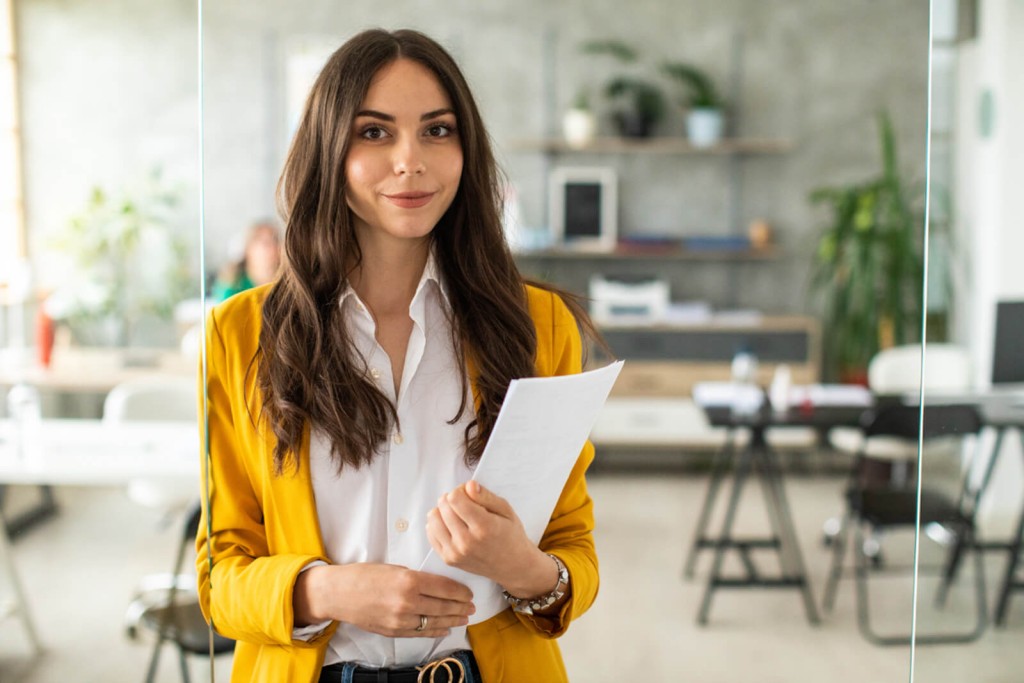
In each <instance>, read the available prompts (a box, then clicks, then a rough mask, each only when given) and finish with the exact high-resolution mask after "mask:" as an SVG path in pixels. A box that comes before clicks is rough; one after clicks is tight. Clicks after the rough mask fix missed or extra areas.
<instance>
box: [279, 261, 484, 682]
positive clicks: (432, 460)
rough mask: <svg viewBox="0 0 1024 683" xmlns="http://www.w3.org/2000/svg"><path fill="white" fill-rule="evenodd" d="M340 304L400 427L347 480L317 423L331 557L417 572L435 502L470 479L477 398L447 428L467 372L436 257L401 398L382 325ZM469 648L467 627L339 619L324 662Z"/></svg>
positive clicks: (357, 305)
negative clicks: (444, 629)
mask: <svg viewBox="0 0 1024 683" xmlns="http://www.w3.org/2000/svg"><path fill="white" fill-rule="evenodd" d="M339 305H340V306H341V307H342V312H343V315H344V316H345V324H346V325H347V326H348V330H349V334H350V335H351V338H352V343H353V346H354V351H355V353H357V354H358V358H362V359H363V360H364V361H365V364H366V370H365V372H366V377H367V378H368V379H370V380H371V381H373V382H375V383H376V384H377V386H378V387H379V388H380V390H381V391H382V392H384V394H385V395H386V396H387V397H388V398H389V399H390V400H391V401H392V402H393V403H394V404H395V405H396V406H397V412H398V424H397V425H396V426H395V432H394V433H393V434H392V435H391V438H390V439H388V440H387V441H386V442H384V443H382V444H381V445H380V447H379V448H378V451H377V454H376V456H375V457H374V459H373V461H372V462H371V463H370V464H369V465H367V466H364V467H361V468H359V469H356V468H354V467H349V466H346V467H345V468H344V470H343V471H342V473H341V476H338V474H337V467H336V465H335V464H334V462H333V461H332V460H331V457H330V443H329V441H328V440H327V439H326V438H325V436H324V434H322V433H321V432H319V431H318V430H317V429H315V425H314V429H313V432H312V438H311V444H310V454H309V455H310V466H311V474H312V478H313V492H314V494H315V496H316V509H317V514H318V516H319V519H320V529H321V532H322V534H323V539H324V544H325V546H326V550H327V556H328V557H330V559H331V560H332V561H333V562H335V563H337V564H347V563H352V562H383V563H388V564H398V565H403V566H405V567H409V568H411V569H418V568H419V567H420V565H421V563H422V562H423V560H424V559H425V558H426V556H427V553H428V552H429V551H430V542H429V541H428V540H427V533H426V524H427V513H428V512H429V511H430V509H431V508H433V507H434V506H435V505H436V504H437V499H438V497H440V496H441V495H442V494H443V493H445V492H447V491H450V490H452V489H454V488H455V487H456V486H458V485H459V484H462V483H464V482H466V481H468V480H469V479H470V478H471V477H472V475H473V471H472V470H471V469H470V468H468V467H466V464H465V459H464V455H465V452H466V446H465V439H464V434H465V429H466V426H467V425H468V424H469V422H470V421H472V419H473V418H474V414H473V409H472V407H473V401H472V396H471V395H469V396H467V397H466V401H467V403H466V410H465V411H464V413H463V415H462V417H461V418H460V419H459V421H458V422H456V423H455V424H449V423H448V422H449V420H451V419H452V418H453V417H455V415H456V413H457V412H458V409H459V404H460V403H461V400H462V380H461V373H462V367H461V363H460V361H459V360H458V359H457V358H456V357H455V349H454V345H453V342H452V336H451V325H450V323H449V320H448V316H447V313H448V311H449V304H448V299H447V295H446V294H445V291H444V286H443V284H442V282H441V280H440V277H439V275H438V272H437V266H436V263H435V261H434V258H433V255H431V257H430V258H429V260H428V262H427V265H426V267H425V269H424V271H423V276H422V277H421V278H420V282H419V285H418V286H417V288H416V293H415V295H414V296H413V298H412V302H411V304H410V305H409V317H410V318H412V321H413V328H412V333H411V335H410V337H409V345H408V348H407V350H406V354H405V364H404V367H403V370H402V383H401V386H400V388H399V391H398V396H397V397H396V396H395V390H394V386H395V384H394V379H393V374H392V371H391V359H390V358H388V355H387V353H385V351H384V349H383V348H382V347H381V345H380V344H379V343H377V339H376V334H375V333H376V323H375V322H374V320H373V318H372V317H371V315H370V313H369V312H368V311H367V310H366V306H365V305H363V303H362V302H361V301H360V300H359V297H358V295H357V294H356V293H355V291H354V290H352V289H351V288H349V289H348V290H347V291H346V292H345V293H344V294H343V295H342V297H341V301H340V304H339ZM358 358H357V362H358ZM467 392H468V388H467ZM300 631H306V629H301V630H300ZM307 633H308V632H307ZM297 635H298V634H297ZM303 635H306V634H305V633H303ZM468 648H469V641H468V640H467V638H466V629H465V627H462V628H455V629H452V631H451V634H450V635H448V636H447V637H445V638H442V639H440V640H438V641H435V640H433V639H427V638H387V637H385V636H380V635H376V634H373V633H368V632H366V631H363V630H361V629H359V628H357V627H355V626H353V625H352V624H348V623H342V624H340V625H339V628H338V630H337V632H336V633H335V635H334V637H333V638H332V639H331V642H330V645H329V647H328V650H327V657H326V659H325V662H324V663H325V664H333V663H335V662H341V661H352V662H359V663H361V664H365V665H368V666H372V667H385V666H387V667H390V666H410V665H414V664H420V663H422V662H424V661H426V660H428V659H429V658H430V657H432V656H435V655H438V654H441V653H445V652H448V651H451V650H457V649H468Z"/></svg>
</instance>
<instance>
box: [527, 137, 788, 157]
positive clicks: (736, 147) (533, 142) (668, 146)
mask: <svg viewBox="0 0 1024 683" xmlns="http://www.w3.org/2000/svg"><path fill="white" fill-rule="evenodd" d="M792 148H793V143H792V142H791V141H789V140H782V139H774V138H729V139H724V140H722V141H721V142H719V143H718V144H717V145H715V146H713V147H705V148H698V147H694V146H693V145H691V144H690V143H689V142H688V141H687V140H686V139H685V138H682V137H654V138H636V139H630V138H619V137H601V138H595V139H594V140H593V141H592V142H590V143H589V144H588V145H586V146H584V147H572V146H570V145H569V144H568V143H566V142H565V140H563V139H561V138H532V139H518V140H512V141H510V143H509V149H510V150H513V151H528V152H549V153H559V154H622V153H638V154H692V155H704V156H714V155H720V156H728V155H734V154H781V153H783V152H788V151H789V150H791V149H792Z"/></svg>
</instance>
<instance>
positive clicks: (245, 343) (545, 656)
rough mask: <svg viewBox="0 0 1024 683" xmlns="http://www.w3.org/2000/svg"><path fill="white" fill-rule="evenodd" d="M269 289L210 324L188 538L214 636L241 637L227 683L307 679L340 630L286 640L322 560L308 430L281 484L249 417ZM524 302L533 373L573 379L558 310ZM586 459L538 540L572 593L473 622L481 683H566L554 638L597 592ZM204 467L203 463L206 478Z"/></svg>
mask: <svg viewBox="0 0 1024 683" xmlns="http://www.w3.org/2000/svg"><path fill="white" fill-rule="evenodd" d="M266 292H267V287H259V288H256V289H252V290H248V291H245V292H242V293H241V294H238V295H236V296H234V297H232V298H231V299H229V300H228V301H225V302H224V303H222V304H220V305H218V306H217V307H216V308H214V309H213V311H212V312H211V314H210V316H209V321H208V330H207V339H206V347H207V354H208V356H207V396H208V410H209V435H210V439H209V445H210V458H209V463H210V465H209V491H210V510H209V511H207V510H204V516H203V521H202V524H200V531H199V536H198V538H197V541H196V550H197V552H198V559H197V561H196V568H197V570H198V574H199V596H200V604H201V605H202V609H203V613H204V614H205V615H206V618H207V619H208V620H210V619H212V622H213V624H214V626H215V627H216V629H217V631H218V632H220V633H221V634H223V635H225V636H227V637H229V638H233V639H235V640H237V641H238V645H237V648H236V650H235V657H234V664H233V670H232V680H233V681H246V682H249V681H266V682H267V683H283V682H285V681H288V682H289V683H304V682H305V683H314V682H315V681H316V680H317V677H318V675H319V671H320V668H321V667H322V666H323V660H324V653H325V651H326V649H327V643H328V641H329V640H330V638H331V636H332V635H333V633H334V631H335V629H336V628H337V624H332V625H331V626H330V627H328V628H327V629H326V630H325V631H324V632H323V633H322V634H320V635H318V636H317V637H315V638H314V639H312V640H311V641H309V642H303V641H296V640H292V629H293V614H292V589H293V587H294V585H295V579H296V577H297V576H298V574H299V570H300V569H302V567H304V566H306V565H307V564H309V563H310V562H311V561H313V560H318V559H319V560H324V561H326V562H329V561H330V560H328V559H327V557H326V553H325V550H324V543H323V539H322V538H321V535H320V526H319V523H318V520H317V512H316V504H315V501H314V499H313V487H312V482H311V479H310V467H309V430H308V427H307V430H306V438H305V439H304V443H303V446H302V449H301V453H300V461H299V468H298V472H294V471H293V470H287V471H286V473H285V474H283V475H279V476H278V475H275V474H274V472H273V463H272V453H273V444H274V437H273V433H272V432H271V431H270V430H269V429H268V428H267V426H266V422H265V421H259V420H258V416H259V414H260V410H259V406H260V398H259V391H258V389H257V388H256V385H255V366H254V365H252V366H251V365H250V362H251V361H252V359H253V357H254V356H255V354H256V350H257V347H258V342H259V329H260V320H261V317H260V312H261V307H262V302H263V299H264V297H265V295H266ZM528 298H529V307H530V315H531V317H532V318H533V321H534V325H535V326H536V329H537V359H536V364H535V366H536V372H537V375H538V376H551V375H565V374H571V373H577V372H580V369H581V368H580V365H581V343H580V335H579V331H578V329H577V327H576V323H575V320H574V319H573V317H572V315H571V313H570V312H569V310H568V309H567V308H566V306H565V304H564V303H563V302H562V300H561V299H560V298H559V297H558V296H556V295H554V294H552V293H550V292H547V291H544V290H540V289H536V288H533V287H530V288H528ZM593 457H594V456H593V446H591V445H590V443H587V445H586V446H585V447H584V449H583V451H582V453H581V454H580V457H579V459H578V461H577V462H576V465H575V467H574V468H573V470H572V473H571V474H570V475H569V479H568V481H567V482H566V485H565V488H564V489H563V491H562V494H561V497H560V498H559V500H558V503H557V505H556V507H555V510H554V512H553V514H552V516H551V521H550V522H549V523H548V526H547V529H546V530H545V531H544V536H543V538H542V539H541V542H540V547H541V549H543V550H545V551H547V552H551V553H554V554H557V555H558V556H559V558H561V559H562V561H563V562H565V565H566V567H567V568H568V569H569V573H570V576H571V597H570V599H569V600H568V602H566V603H565V604H564V606H563V607H562V609H561V610H560V612H559V613H558V614H557V615H553V616H552V617H549V618H540V617H527V616H524V615H521V614H516V613H514V612H512V610H511V609H507V610H505V611H503V612H501V613H500V614H498V615H496V616H494V617H492V618H490V619H488V620H487V621H485V622H482V623H479V624H475V625H473V626H470V627H469V629H468V637H469V642H470V644H471V646H472V648H473V653H474V655H475V656H476V659H477V661H478V663H479V665H480V673H481V675H482V676H483V679H484V682H485V683H501V682H502V681H508V682H511V683H522V682H524V681H543V682H545V683H548V682H558V681H567V680H568V679H567V677H566V673H565V667H564V665H563V663H562V656H561V653H560V652H559V649H558V645H557V643H556V642H555V641H554V640H553V639H554V638H557V637H558V636H560V635H561V634H562V633H564V632H565V630H566V629H567V628H568V626H569V623H570V622H571V621H572V620H573V619H575V618H576V617H577V616H579V615H580V614H582V613H583V612H585V611H586V610H587V609H588V608H589V607H590V605H591V604H592V603H593V601H594V598H595V596H596V595H597V587H598V570H597V555H596V553H595V551H594V540H593V533H592V532H593V527H594V515H593V503H592V501H591V499H590V495H589V494H588V493H587V485H586V480H585V476H584V475H585V473H586V470H587V467H588V466H589V464H590V462H591V460H593ZM206 463H207V461H206V459H205V458H204V465H203V471H204V473H205V472H206V471H207V466H206ZM204 507H205V506H204ZM210 511H212V516H211V517H210V519H212V526H211V529H212V534H210V536H209V541H210V542H209V548H210V550H209V552H208V551H207V516H206V513H207V512H210ZM211 555H212V559H213V562H212V565H213V569H212V571H211V569H210V556H211Z"/></svg>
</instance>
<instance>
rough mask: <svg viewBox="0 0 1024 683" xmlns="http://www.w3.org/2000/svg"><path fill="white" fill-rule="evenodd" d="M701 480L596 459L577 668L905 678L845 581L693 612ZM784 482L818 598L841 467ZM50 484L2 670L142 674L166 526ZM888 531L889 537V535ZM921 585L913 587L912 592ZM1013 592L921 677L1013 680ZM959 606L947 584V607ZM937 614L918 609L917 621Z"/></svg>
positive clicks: (1, 641)
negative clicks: (141, 615) (862, 619)
mask: <svg viewBox="0 0 1024 683" xmlns="http://www.w3.org/2000/svg"><path fill="white" fill-rule="evenodd" d="M705 483H706V479H704V478H703V477H702V476H697V475H692V474H691V475H688V474H683V473H664V472H649V473H647V474H625V473H616V472H609V471H604V472H599V473H595V474H594V475H593V476H592V477H591V490H592V493H593V496H594V499H595V503H596V510H597V515H598V526H597V528H598V532H597V541H598V550H599V553H600V559H601V574H602V587H601V594H600V596H599V598H598V601H597V603H596V604H595V606H594V608H593V609H592V610H591V611H590V612H589V613H588V614H586V615H585V616H584V617H583V618H582V619H581V620H580V621H579V622H577V623H576V624H574V626H573V628H572V629H571V630H570V632H569V634H568V635H567V636H566V637H565V638H564V639H563V641H562V646H563V652H564V655H565V660H566V664H567V666H568V668H569V671H570V675H571V678H572V680H573V681H578V682H583V683H602V682H604V681H608V682H612V681H632V680H649V681H733V680H746V681H758V682H759V683H773V682H779V683H796V682H799V681H825V680H827V681H830V682H833V683H841V682H844V681H849V682H851V683H852V682H854V681H856V682H857V683H863V682H864V681H872V682H876V681H877V682H883V681H884V682H890V681H891V682H900V681H907V680H909V670H910V655H909V650H908V649H907V648H879V647H875V646H872V645H869V644H867V643H866V642H865V641H864V640H862V639H861V638H860V637H859V635H858V634H857V631H856V628H855V626H854V611H853V608H854V605H853V586H852V584H851V583H850V581H848V580H845V581H844V582H843V584H842V585H841V586H840V595H839V601H838V605H837V607H836V609H835V611H834V612H833V613H832V614H829V615H826V616H825V618H824V620H823V622H822V623H821V624H820V625H818V626H811V625H809V624H808V623H807V620H806V619H805V617H804V613H803V609H802V607H801V604H800V601H799V600H798V597H797V595H796V594H795V592H793V591H789V590H778V591H766V590H744V591H732V592H725V593H721V594H720V595H718V596H717V597H716V598H715V601H714V604H713V609H712V613H711V619H710V624H709V625H708V626H706V627H698V626H697V625H696V624H695V615H696V611H697V606H698V604H699V601H700V599H701V596H702V594H703V583H702V578H703V577H704V576H705V575H706V572H707V568H708V564H709V561H710V557H709V556H705V557H702V558H701V562H700V565H699V568H698V575H697V578H696V579H694V580H692V581H684V580H682V579H681V568H682V564H683V557H684V554H683V547H684V543H685V542H686V541H687V540H688V539H689V538H690V536H691V531H692V527H693V524H694V521H695V519H696V515H697V511H698V510H699V506H700V501H701V499H702V496H703V492H704V486H705ZM787 486H788V492H789V496H790V500H791V504H792V507H793V510H794V513H795V517H796V519H797V523H798V527H799V533H800V536H801V540H802V543H803V550H804V555H805V559H806V562H807V565H808V568H809V571H810V573H811V578H812V582H813V585H814V590H815V596H816V597H817V598H819V601H820V595H821V591H822V587H823V576H824V573H825V571H826V568H827V566H828V553H827V551H826V550H825V548H824V547H822V545H821V542H820V537H821V524H822V521H823V520H824V519H825V518H827V517H829V516H830V515H832V514H834V513H835V512H836V511H837V509H838V500H839V499H838V491H839V488H840V481H839V480H838V479H836V478H834V477H821V476H815V477H812V476H791V477H789V479H788V480H787ZM747 494H748V495H746V496H745V498H744V505H743V507H742V510H741V520H740V524H741V527H742V529H743V530H744V531H747V532H757V531H758V530H761V529H764V528H765V522H764V521H763V520H764V511H763V507H762V505H761V500H760V494H759V492H758V491H757V489H756V488H751V489H749V490H748V491H747ZM19 495H20V496H22V497H24V492H20V493H19ZM59 497H60V500H61V502H62V513H61V515H60V516H59V517H58V518H57V519H55V520H53V521H51V522H49V523H47V524H46V525H45V526H42V527H39V528H37V529H35V530H34V531H32V532H31V533H30V534H28V535H26V536H25V537H23V538H20V539H18V540H17V541H16V543H15V544H14V546H13V548H14V553H15V560H16V562H17V565H18V567H19V568H20V570H21V574H22V579H23V582H24V583H25V584H26V588H27V590H28V592H29V595H30V596H31V600H32V608H33V610H34V612H35V617H36V621H37V625H38V629H39V631H40V632H41V634H42V637H43V639H44V641H45V644H46V648H47V652H46V655H45V656H44V657H42V658H41V659H39V660H35V661H33V660H30V659H29V658H28V657H27V656H26V653H27V646H26V643H25V641H24V639H23V637H22V634H21V633H20V631H19V628H18V624H17V622H16V621H13V620H7V621H4V622H2V623H0V681H2V683H51V682H53V683H57V682H64V681H75V682H79V681H81V682H86V683H88V682H93V681H96V682H99V681H102V682H104V683H118V682H120V681H125V682H128V681H141V680H142V679H143V671H144V668H145V663H146V661H147V657H148V654H149V648H148V647H147V646H146V645H145V644H141V643H136V642H131V641H129V640H128V639H127V638H126V636H125V634H124V632H123V628H122V619H123V616H124V608H125V606H126V605H127V603H128V601H129V598H130V594H131V591H132V588H133V586H134V585H135V582H136V581H137V579H138V578H139V577H140V576H143V575H144V574H147V573H150V572H159V571H166V570H167V569H168V568H169V564H170V562H171V560H172V552H173V547H174V544H175V536H176V532H177V529H173V530H172V529H164V530H162V531H158V530H157V527H158V515H157V514H156V513H154V512H152V511H149V510H141V509H139V508H138V507H136V506H135V505H133V504H132V503H131V502H129V501H128V500H127V499H126V498H125V497H124V496H123V495H122V494H121V493H120V492H119V491H116V490H87V489H72V488H69V489H63V490H61V491H59ZM13 502H17V501H13ZM892 540H893V541H894V543H895V544H896V545H900V543H899V541H900V540H901V539H892ZM907 545H908V541H907V539H903V543H902V546H903V547H906V546H907ZM894 554H895V553H894ZM772 564H773V563H772V562H770V561H767V559H766V561H764V562H763V567H764V568H765V569H766V570H770V569H771V568H772ZM1001 569H1002V558H992V559H991V560H990V561H989V563H988V570H989V571H988V572H987V573H988V574H989V576H990V578H991V579H992V580H993V581H992V582H990V593H991V592H992V589H991V583H994V580H995V579H996V577H998V575H999V572H1000V570H1001ZM881 588H883V589H885V590H883V591H881V592H880V593H879V594H878V595H880V596H882V597H883V598H884V599H886V600H889V601H890V604H889V605H888V606H886V605H877V606H876V607H877V609H878V611H879V616H880V618H881V619H882V620H883V622H885V623H888V624H892V625H894V627H899V626H903V625H905V622H906V620H907V618H908V614H909V607H908V606H907V605H906V604H905V598H906V596H907V595H908V594H909V585H908V583H907V582H906V580H905V579H898V580H889V581H888V582H887V583H886V584H884V585H881ZM2 590H3V587H0V591H2ZM929 594H930V592H929V590H928V586H924V587H923V588H922V596H926V595H929ZM897 596H903V597H902V598H898V597H897ZM925 602H927V601H926V600H925ZM1019 602H1020V604H1018V605H1016V607H1015V608H1014V609H1013V610H1012V612H1011V616H1010V621H1009V625H1008V627H1007V628H1005V629H1002V630H999V631H995V630H989V631H988V632H987V633H986V635H985V636H984V637H983V638H982V639H981V640H980V641H979V642H977V643H975V644H972V645H969V646H946V647H931V648H919V649H918V654H917V659H916V669H917V680H918V681H926V682H929V683H940V682H941V683H946V682H950V683H952V682H957V683H960V682H961V681H972V682H981V683H1011V682H1012V683H1019V682H1020V681H1021V680H1024V676H1022V674H1021V673H1020V672H1021V671H1024V647H1022V645H1024V637H1022V636H1024V597H1022V598H1019ZM960 607H962V605H961V604H960V599H959V598H954V600H953V603H952V604H951V606H950V608H949V609H950V610H951V611H953V612H959V611H960V610H959V608H960ZM886 617H889V618H888V619H886ZM933 620H934V616H932V615H922V617H921V618H920V622H921V624H920V627H921V628H925V627H926V626H927V625H928V624H930V623H931V622H932V621H933ZM162 664H163V666H162V668H161V672H160V677H159V680H161V681H176V680H180V677H179V675H178V672H177V671H176V669H175V666H174V665H175V662H174V658H173V656H172V653H171V651H170V650H168V651H167V653H166V655H165V657H164V661H163V663H162ZM229 669H230V658H221V659H219V660H218V663H217V666H216V679H217V680H218V681H226V680H227V679H228V671H229ZM192 670H193V672H194V673H195V674H196V676H195V680H204V678H208V673H207V671H208V669H207V668H206V666H205V665H204V663H203V662H202V661H201V660H195V661H193V667H192Z"/></svg>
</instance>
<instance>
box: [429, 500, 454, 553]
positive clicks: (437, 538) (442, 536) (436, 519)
mask: <svg viewBox="0 0 1024 683" xmlns="http://www.w3.org/2000/svg"><path fill="white" fill-rule="evenodd" d="M427 540H428V541H430V546H431V547H432V548H433V549H434V551H435V552H436V553H437V554H438V555H442V556H443V555H444V552H445V550H446V549H447V548H448V547H449V546H450V545H451V543H452V535H451V532H449V531H448V527H447V526H445V523H444V520H442V519H441V513H440V511H438V509H437V508H434V509H433V510H431V511H430V512H428V513H427Z"/></svg>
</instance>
